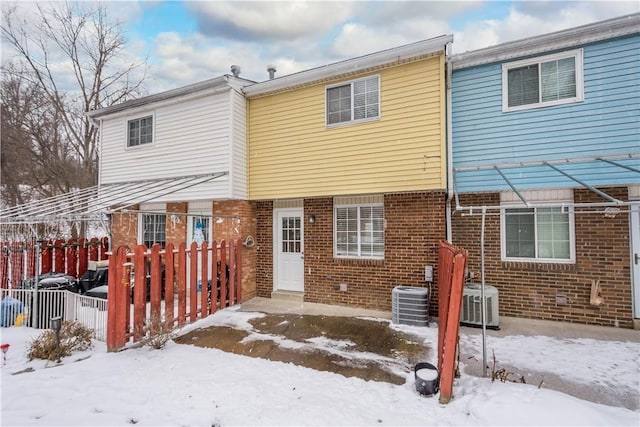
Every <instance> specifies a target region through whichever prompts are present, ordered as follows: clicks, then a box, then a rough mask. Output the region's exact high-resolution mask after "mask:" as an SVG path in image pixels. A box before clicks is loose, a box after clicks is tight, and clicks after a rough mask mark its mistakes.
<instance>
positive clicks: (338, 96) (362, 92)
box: [326, 76, 380, 125]
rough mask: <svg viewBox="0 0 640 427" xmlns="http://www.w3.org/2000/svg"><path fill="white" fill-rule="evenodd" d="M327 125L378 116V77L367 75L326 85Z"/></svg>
mask: <svg viewBox="0 0 640 427" xmlns="http://www.w3.org/2000/svg"><path fill="white" fill-rule="evenodd" d="M326 98H327V111H326V115H327V125H334V124H338V123H345V122H354V121H361V120H367V119H375V118H378V117H379V116H380V78H379V76H373V77H367V78H364V79H359V80H353V81H351V82H348V83H341V84H339V85H335V86H329V87H327V94H326Z"/></svg>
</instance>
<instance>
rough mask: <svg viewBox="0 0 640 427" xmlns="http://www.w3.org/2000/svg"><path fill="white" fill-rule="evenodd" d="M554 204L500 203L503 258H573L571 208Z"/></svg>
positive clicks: (516, 259)
mask: <svg viewBox="0 0 640 427" xmlns="http://www.w3.org/2000/svg"><path fill="white" fill-rule="evenodd" d="M564 202H565V203H568V202H571V200H565V201H564ZM532 204H536V202H532ZM554 204H555V203H549V204H548V205H547V204H545V205H544V206H536V207H531V208H526V207H517V206H513V207H510V206H508V203H507V204H506V205H505V204H503V206H502V215H501V230H502V233H501V235H502V236H501V237H502V245H501V246H502V259H503V260H507V261H510V260H513V261H535V262H559V263H569V262H573V261H574V260H575V237H574V236H575V233H574V213H573V208H572V207H568V206H562V203H558V204H557V205H555V206H554Z"/></svg>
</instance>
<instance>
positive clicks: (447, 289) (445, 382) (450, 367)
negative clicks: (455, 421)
mask: <svg viewBox="0 0 640 427" xmlns="http://www.w3.org/2000/svg"><path fill="white" fill-rule="evenodd" d="M467 257H468V253H467V251H466V250H465V249H462V248H458V247H456V246H453V245H452V244H450V243H448V242H440V247H439V251H438V371H439V372H440V403H449V401H450V400H451V398H452V397H453V378H454V375H455V370H456V369H455V360H456V351H457V347H458V333H459V331H460V309H461V307H462V291H463V287H464V269H465V267H466V264H467Z"/></svg>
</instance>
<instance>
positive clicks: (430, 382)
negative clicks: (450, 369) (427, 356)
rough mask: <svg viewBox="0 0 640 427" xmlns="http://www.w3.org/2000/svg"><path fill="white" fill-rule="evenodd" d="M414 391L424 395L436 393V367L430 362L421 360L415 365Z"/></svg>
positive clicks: (438, 381) (438, 384)
mask: <svg viewBox="0 0 640 427" xmlns="http://www.w3.org/2000/svg"><path fill="white" fill-rule="evenodd" d="M415 379H416V391H417V392H418V393H420V394H422V395H425V396H431V395H433V394H436V393H437V392H438V390H439V389H440V374H439V373H438V368H436V367H435V366H433V365H432V364H431V363H427V362H421V363H418V364H417V365H416V367H415Z"/></svg>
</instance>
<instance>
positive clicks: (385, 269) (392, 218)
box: [256, 192, 445, 313]
mask: <svg viewBox="0 0 640 427" xmlns="http://www.w3.org/2000/svg"><path fill="white" fill-rule="evenodd" d="M257 208H258V242H259V249H258V265H259V269H258V275H257V285H256V286H257V289H258V295H259V296H270V294H271V291H272V290H273V268H272V264H273V237H272V236H273V234H272V218H273V211H272V208H273V204H272V203H271V202H259V203H258V205H257ZM384 209H385V219H386V223H387V226H386V230H385V259H384V260H354V259H348V260H347V259H334V257H333V199H332V198H331V197H327V198H315V199H306V200H305V201H304V218H305V224H304V268H305V285H304V288H305V293H304V300H305V301H309V302H316V303H324V304H334V305H346V306H356V307H364V308H370V309H377V310H390V309H391V291H392V290H393V288H394V287H395V286H399V285H404V286H425V282H424V266H425V265H432V266H434V267H435V266H436V264H437V258H438V253H437V247H438V242H439V241H440V240H442V239H444V238H445V218H444V193H440V192H432V193H427V192H422V193H410V194H387V195H385V197H384ZM311 214H313V215H315V217H316V221H315V223H314V224H309V222H308V217H309V215H311ZM340 284H346V285H347V291H346V292H343V291H340V290H336V289H334V286H337V285H340ZM434 289H435V284H434ZM435 306H436V301H435V299H434V300H433V303H432V308H433V307H435ZM436 311H437V310H435V311H433V310H432V312H433V313H435V312H436Z"/></svg>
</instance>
